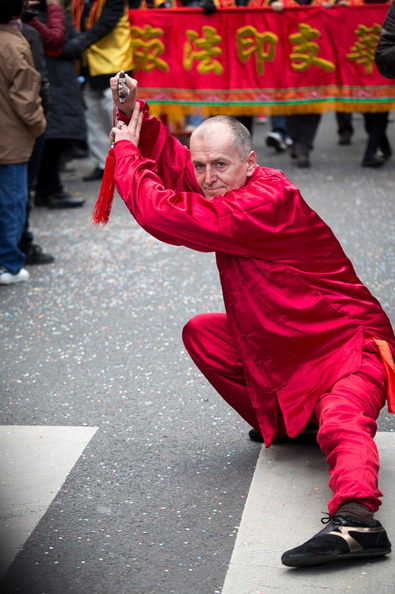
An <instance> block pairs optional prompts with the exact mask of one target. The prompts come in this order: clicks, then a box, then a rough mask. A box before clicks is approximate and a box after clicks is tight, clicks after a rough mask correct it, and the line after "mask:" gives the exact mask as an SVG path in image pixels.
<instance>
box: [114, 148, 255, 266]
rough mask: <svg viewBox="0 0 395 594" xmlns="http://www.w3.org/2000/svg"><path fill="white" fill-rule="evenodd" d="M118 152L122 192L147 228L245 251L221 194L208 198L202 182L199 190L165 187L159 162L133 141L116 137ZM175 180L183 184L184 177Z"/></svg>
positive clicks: (181, 241)
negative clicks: (147, 156)
mask: <svg viewBox="0 0 395 594" xmlns="http://www.w3.org/2000/svg"><path fill="white" fill-rule="evenodd" d="M114 152H115V159H116V164H115V184H116V188H117V191H118V193H119V195H120V196H121V197H122V199H123V200H124V202H125V204H126V206H127V207H128V209H129V210H130V212H131V213H132V215H133V216H134V218H135V219H136V221H137V222H138V223H139V225H140V226H141V227H143V229H145V230H146V231H147V232H148V233H150V234H151V235H153V236H154V237H156V238H157V239H159V240H160V241H164V242H165V243H170V244H173V245H184V246H186V247H189V248H191V249H195V250H198V251H202V252H210V251H224V252H229V253H233V254H235V253H237V254H240V255H245V250H244V249H243V248H241V247H238V246H236V245H235V242H234V240H233V238H232V232H231V229H230V227H229V225H228V223H227V214H228V212H227V208H226V207H224V203H223V201H222V199H221V198H218V199H216V198H215V199H214V200H210V201H209V200H206V198H204V196H202V194H201V193H200V192H199V188H198V187H197V191H196V192H194V191H192V190H190V189H189V190H188V188H187V187H185V185H184V191H182V190H181V189H180V190H178V191H174V190H173V189H167V188H165V187H164V185H163V183H162V180H161V178H160V176H159V174H158V170H157V167H156V163H155V161H153V160H151V159H145V158H143V157H142V156H141V154H140V152H139V150H138V149H137V148H136V147H135V146H134V145H133V144H132V143H131V142H129V141H128V140H122V141H119V142H116V143H115V146H114ZM195 183H196V182H195ZM176 185H177V186H178V187H179V188H181V186H182V179H180V180H179V182H178V183H177V184H176ZM187 185H188V184H186V186H187Z"/></svg>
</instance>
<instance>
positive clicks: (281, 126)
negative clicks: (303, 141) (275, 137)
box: [270, 115, 288, 140]
mask: <svg viewBox="0 0 395 594" xmlns="http://www.w3.org/2000/svg"><path fill="white" fill-rule="evenodd" d="M270 124H271V127H272V132H278V133H279V134H280V136H281V138H282V139H283V140H285V139H286V138H287V136H288V132H287V126H286V122H285V116H282V115H276V116H271V117H270Z"/></svg>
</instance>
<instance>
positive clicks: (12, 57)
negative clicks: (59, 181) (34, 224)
mask: <svg viewBox="0 0 395 594" xmlns="http://www.w3.org/2000/svg"><path fill="white" fill-rule="evenodd" d="M22 9H23V0H0V49H1V51H0V110H1V128H0V131H1V133H0V285H9V284H13V283H18V282H21V281H26V280H28V279H29V276H30V275H29V272H28V271H27V270H26V269H25V268H23V265H24V263H25V254H24V253H23V252H22V251H21V250H20V249H19V247H18V244H19V241H20V238H21V235H22V231H23V228H24V225H25V221H26V204H27V200H28V190H27V167H28V161H29V159H30V156H31V154H32V151H33V146H34V142H35V139H36V138H38V137H39V136H41V134H43V132H44V130H45V126H46V120H45V116H44V110H43V107H42V104H41V97H40V86H41V76H40V74H39V73H38V72H37V70H36V68H35V66H34V62H33V56H32V52H31V50H30V46H29V44H28V42H27V41H26V39H25V38H24V37H23V35H22V33H21V29H22V21H21V18H20V17H21V14H22Z"/></svg>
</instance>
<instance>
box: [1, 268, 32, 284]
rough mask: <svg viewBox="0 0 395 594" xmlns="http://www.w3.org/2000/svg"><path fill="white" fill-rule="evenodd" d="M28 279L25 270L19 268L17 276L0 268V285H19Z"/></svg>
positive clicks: (27, 273) (28, 276)
mask: <svg viewBox="0 0 395 594" xmlns="http://www.w3.org/2000/svg"><path fill="white" fill-rule="evenodd" d="M29 278H30V274H29V272H28V271H27V270H26V268H21V269H20V271H19V272H18V273H17V274H11V272H8V270H6V269H5V268H3V267H0V285H12V284H14V283H21V282H22V281H27V280H29Z"/></svg>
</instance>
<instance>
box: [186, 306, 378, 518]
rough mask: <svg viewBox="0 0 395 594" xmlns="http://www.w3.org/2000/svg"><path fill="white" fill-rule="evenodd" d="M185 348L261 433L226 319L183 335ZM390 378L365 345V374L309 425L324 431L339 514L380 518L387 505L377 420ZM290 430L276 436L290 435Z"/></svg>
mask: <svg viewBox="0 0 395 594" xmlns="http://www.w3.org/2000/svg"><path fill="white" fill-rule="evenodd" d="M183 340H184V345H185V348H186V349H187V351H188V353H189V355H190V356H191V358H192V360H193V361H194V363H195V364H196V365H197V367H198V368H199V369H200V371H201V372H202V373H203V375H204V376H205V377H206V378H207V380H208V381H209V382H210V383H211V385H212V386H213V387H214V388H215V389H216V390H217V392H218V393H219V394H220V395H221V396H222V397H223V398H224V400H226V402H227V403H228V404H230V406H232V407H233V408H234V409H235V410H236V411H237V412H238V413H239V415H240V416H241V417H243V419H244V420H245V421H247V423H249V424H250V425H251V426H252V427H254V428H255V429H258V430H259V424H258V422H257V418H256V415H255V411H254V408H253V406H252V404H251V401H250V398H249V395H248V390H247V386H246V381H245V377H244V372H243V365H242V363H241V361H240V358H239V355H238V352H237V349H236V345H235V343H234V340H233V336H232V333H231V331H230V328H229V324H228V320H227V317H226V314H223V313H210V314H200V315H198V316H195V317H194V318H192V320H190V321H189V322H188V323H187V324H186V326H185V327H184V331H183ZM386 381H387V375H386V372H385V370H384V367H383V364H382V362H381V358H380V355H379V352H378V349H377V347H376V345H375V344H374V342H373V340H372V339H365V340H364V344H363V352H362V364H361V367H360V369H359V370H358V371H357V372H356V373H353V374H351V375H348V376H346V377H344V378H342V379H341V380H339V381H338V382H336V383H335V384H334V386H333V387H332V389H331V390H330V392H327V393H326V394H322V396H321V397H320V398H319V399H318V401H317V404H316V407H315V416H314V418H311V419H308V423H311V422H317V423H318V425H319V430H318V436H317V441H318V443H319V446H320V448H321V450H322V451H323V452H324V454H326V456H327V463H328V465H329V474H330V480H329V486H330V488H331V490H332V492H333V497H332V499H331V500H330V501H329V503H328V510H329V513H331V514H333V513H335V512H336V510H337V509H338V508H339V507H340V505H341V504H342V503H345V502H346V501H357V502H358V503H363V504H364V505H366V506H367V507H369V509H371V511H373V512H375V511H377V509H378V508H379V506H380V505H381V501H380V499H379V497H381V496H382V493H381V491H379V489H378V471H379V457H378V451H377V447H376V444H375V442H374V436H375V434H376V431H377V423H376V419H377V417H378V415H379V413H380V409H381V408H382V407H383V405H384V402H385V390H386ZM284 433H285V429H284V425H283V424H281V421H280V426H278V427H277V428H276V435H277V436H281V435H284Z"/></svg>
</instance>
